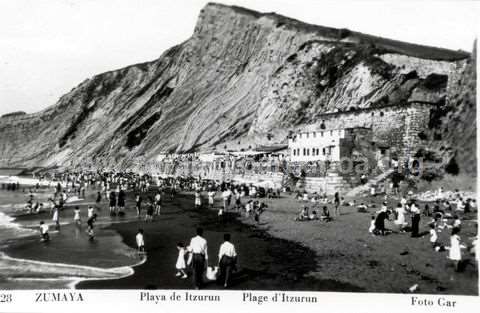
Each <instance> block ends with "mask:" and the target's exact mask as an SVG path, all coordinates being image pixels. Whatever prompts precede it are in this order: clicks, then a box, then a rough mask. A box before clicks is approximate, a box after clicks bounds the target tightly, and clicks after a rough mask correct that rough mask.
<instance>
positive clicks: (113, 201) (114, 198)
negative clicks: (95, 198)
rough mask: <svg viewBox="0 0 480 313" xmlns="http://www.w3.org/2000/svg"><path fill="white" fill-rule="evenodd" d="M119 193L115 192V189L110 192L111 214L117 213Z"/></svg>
mask: <svg viewBox="0 0 480 313" xmlns="http://www.w3.org/2000/svg"><path fill="white" fill-rule="evenodd" d="M116 211H117V195H116V194H115V191H113V190H112V191H111V192H110V216H115V215H117V213H116Z"/></svg>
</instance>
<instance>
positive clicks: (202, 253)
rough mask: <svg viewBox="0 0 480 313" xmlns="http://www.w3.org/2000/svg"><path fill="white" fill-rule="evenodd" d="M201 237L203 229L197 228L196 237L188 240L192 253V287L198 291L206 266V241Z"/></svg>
mask: <svg viewBox="0 0 480 313" xmlns="http://www.w3.org/2000/svg"><path fill="white" fill-rule="evenodd" d="M202 236H203V229H202V228H201V227H199V228H197V236H195V237H193V238H192V239H191V240H190V245H189V247H188V250H189V252H191V253H192V258H191V260H192V268H193V275H192V276H193V285H194V286H195V289H200V288H201V287H202V285H203V273H204V272H205V270H206V268H207V266H208V250H207V241H206V240H205V238H203V237H202Z"/></svg>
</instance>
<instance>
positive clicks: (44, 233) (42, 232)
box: [40, 221, 50, 242]
mask: <svg viewBox="0 0 480 313" xmlns="http://www.w3.org/2000/svg"><path fill="white" fill-rule="evenodd" d="M40 236H41V237H42V239H41V241H43V242H46V241H49V240H50V237H49V235H48V225H47V224H45V222H44V221H40Z"/></svg>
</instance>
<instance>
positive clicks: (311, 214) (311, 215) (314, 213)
mask: <svg viewBox="0 0 480 313" xmlns="http://www.w3.org/2000/svg"><path fill="white" fill-rule="evenodd" d="M308 218H309V219H310V220H311V221H316V220H319V218H318V215H317V211H316V210H312V213H310V216H309V217H308Z"/></svg>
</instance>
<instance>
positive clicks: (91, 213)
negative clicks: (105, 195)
mask: <svg viewBox="0 0 480 313" xmlns="http://www.w3.org/2000/svg"><path fill="white" fill-rule="evenodd" d="M93 214H94V211H93V207H92V206H90V205H89V206H88V209H87V219H90V218H91V217H92V216H93Z"/></svg>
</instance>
